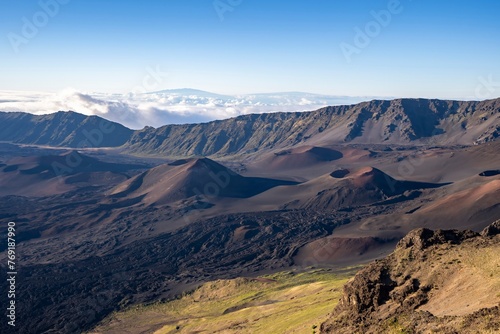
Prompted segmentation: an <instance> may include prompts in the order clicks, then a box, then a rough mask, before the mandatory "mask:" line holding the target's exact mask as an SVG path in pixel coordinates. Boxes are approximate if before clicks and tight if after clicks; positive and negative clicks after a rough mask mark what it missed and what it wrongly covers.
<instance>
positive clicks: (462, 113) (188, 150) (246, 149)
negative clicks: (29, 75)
mask: <svg viewBox="0 0 500 334" xmlns="http://www.w3.org/2000/svg"><path fill="white" fill-rule="evenodd" d="M61 113H62V112H59V113H56V114H50V115H43V116H35V115H31V116H29V115H30V114H23V113H0V140H2V141H10V142H15V143H20V144H38V145H49V146H69V147H76V145H78V143H79V142H81V141H82V140H85V139H86V136H84V135H82V133H83V134H84V131H87V133H88V132H91V131H93V130H95V129H96V128H97V129H98V128H99V125H98V124H97V123H98V122H99V123H103V122H104V123H105V124H106V126H114V127H115V131H114V132H113V135H112V136H107V137H106V140H104V141H103V142H102V143H99V145H94V146H93V147H106V146H110V147H122V148H124V149H125V150H126V151H128V152H129V153H133V154H147V155H159V154H161V155H166V156H173V157H174V156H176V157H180V156H197V155H202V156H228V155H241V154H252V153H255V152H257V151H263V150H268V151H271V150H274V149H283V148H290V147H294V146H297V145H312V146H331V145H338V144H349V143H352V144H384V145H443V146H446V145H450V146H451V145H474V144H478V143H485V142H490V141H494V140H497V138H498V137H500V117H499V116H500V98H499V99H493V100H485V101H452V100H437V99H395V100H372V101H369V102H361V103H358V104H352V105H342V106H333V107H325V108H321V109H318V110H315V111H304V112H276V113H263V114H248V115H241V116H238V117H235V118H229V119H224V120H215V121H211V122H207V123H194V124H172V125H164V126H161V127H159V128H153V127H145V128H143V129H141V130H135V131H134V130H130V129H128V128H126V127H123V126H121V125H119V124H118V123H114V122H109V121H106V120H104V119H103V118H101V117H98V116H84V115H81V114H77V113H68V114H66V115H62V114H61ZM53 115H59V118H57V117H56V116H53ZM61 115H62V116H61ZM14 116H17V117H14ZM51 119H52V120H56V119H57V120H59V119H61V124H56V125H51V124H50V120H51ZM27 126H31V127H33V128H32V129H31V128H30V131H25V132H26V133H23V131H22V129H23V127H27ZM54 130H56V131H54ZM50 131H52V132H55V134H52V135H49V134H48V132H50ZM37 136H38V137H37ZM87 137H88V136H87Z"/></svg>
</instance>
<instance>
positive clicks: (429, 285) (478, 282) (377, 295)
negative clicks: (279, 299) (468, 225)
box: [321, 221, 500, 334]
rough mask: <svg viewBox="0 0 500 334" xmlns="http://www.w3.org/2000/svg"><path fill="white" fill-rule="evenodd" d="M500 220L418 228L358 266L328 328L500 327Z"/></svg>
mask: <svg viewBox="0 0 500 334" xmlns="http://www.w3.org/2000/svg"><path fill="white" fill-rule="evenodd" d="M499 251H500V221H496V222H495V223H493V224H491V225H490V226H488V227H487V228H485V229H484V230H483V231H482V232H481V233H476V232H472V231H467V230H466V231H458V230H437V231H432V230H429V229H425V228H420V229H416V230H414V231H412V232H410V233H409V234H408V235H406V236H405V237H404V238H403V239H402V240H400V241H399V243H398V244H397V246H396V249H395V251H394V252H393V253H392V254H390V255H389V256H387V257H386V258H384V259H381V260H377V261H375V262H374V263H372V264H370V265H368V266H367V267H365V268H364V269H362V270H361V271H359V272H358V274H356V276H355V277H354V278H353V279H352V280H351V281H350V282H348V283H347V284H346V285H345V287H344V292H343V297H342V298H341V300H340V302H339V304H338V305H337V307H336V308H335V310H334V311H333V313H332V315H331V317H330V319H329V320H328V321H326V322H325V323H323V324H322V326H321V332H322V333H450V334H451V333H498V332H500V294H499V291H500V279H499V277H500V276H499V274H500V258H499V257H498V254H499Z"/></svg>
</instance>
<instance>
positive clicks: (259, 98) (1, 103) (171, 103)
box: [0, 89, 370, 129]
mask: <svg viewBox="0 0 500 334" xmlns="http://www.w3.org/2000/svg"><path fill="white" fill-rule="evenodd" d="M369 99H370V98H362V97H357V98H354V97H337V96H325V95H315V94H307V93H275V94H253V95H239V96H227V95H218V94H213V93H209V92H203V91H197V90H191V89H177V90H169V91H161V92H154V93H147V94H125V95H121V94H101V93H91V94H89V93H82V92H78V91H76V90H74V89H65V90H63V91H61V92H58V93H43V92H15V91H0V110H1V111H23V112H28V113H32V114H47V113H53V112H56V111H59V110H64V111H66V110H73V111H76V112H79V113H82V114H85V115H98V116H102V117H104V118H107V119H109V120H112V121H116V122H119V123H121V124H123V125H125V126H128V127H130V128H134V129H138V128H142V127H144V126H146V125H149V126H154V127H158V126H161V125H164V124H178V123H196V122H205V121H210V120H216V119H225V118H229V117H235V116H239V115H244V114H251V113H264V112H275V111H305V110H315V109H318V108H321V107H324V106H328V105H339V104H351V103H357V102H360V101H364V100H369Z"/></svg>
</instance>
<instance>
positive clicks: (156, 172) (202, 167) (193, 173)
mask: <svg viewBox="0 0 500 334" xmlns="http://www.w3.org/2000/svg"><path fill="white" fill-rule="evenodd" d="M287 184H288V185H289V184H295V183H294V182H289V181H280V180H273V179H264V178H251V177H243V176H241V175H239V174H237V173H235V172H233V171H231V170H230V169H228V168H226V167H224V166H222V165H221V164H219V163H217V162H215V161H213V160H210V159H207V158H200V159H186V160H179V161H176V162H173V163H170V164H166V165H161V166H158V167H155V168H153V169H151V170H148V171H146V172H144V173H142V174H140V175H137V176H136V177H134V178H132V179H130V180H129V181H127V182H125V183H123V184H121V185H119V186H117V187H116V188H115V189H114V190H113V191H112V192H111V195H114V196H115V197H128V198H132V197H139V196H144V200H143V201H144V203H146V204H166V203H171V202H175V201H178V200H183V199H187V198H189V197H192V196H204V197H233V198H247V197H251V196H254V195H256V194H258V193H261V192H263V191H266V190H268V189H270V188H272V187H275V186H278V185H287Z"/></svg>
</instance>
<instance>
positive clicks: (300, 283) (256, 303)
mask: <svg viewBox="0 0 500 334" xmlns="http://www.w3.org/2000/svg"><path fill="white" fill-rule="evenodd" d="M357 269H358V268H349V269H346V270H343V271H342V272H334V271H331V270H315V271H310V272H305V273H293V272H281V273H277V274H273V275H266V276H262V277H258V278H252V279H250V278H236V279H232V280H217V281H214V282H209V283H205V284H204V285H202V286H200V287H199V288H197V289H196V290H195V291H193V292H191V293H189V294H186V295H184V296H183V297H182V298H180V299H178V300H174V301H171V302H168V303H161V304H160V303H159V304H153V305H148V306H137V307H134V308H132V309H129V310H126V311H124V312H119V313H115V314H113V315H112V316H110V317H109V318H108V319H106V320H105V321H103V322H102V323H101V324H100V325H99V326H98V327H97V328H95V330H94V331H92V333H157V334H168V333H314V332H316V333H318V332H319V330H318V328H319V325H320V324H321V323H322V322H323V321H325V320H326V318H327V316H328V313H329V312H331V311H332V308H333V306H334V305H335V304H336V303H337V301H338V299H339V298H340V295H341V292H342V286H343V285H344V284H345V283H346V282H347V280H348V279H349V278H350V277H352V276H353V275H354V273H355V272H356V271H357Z"/></svg>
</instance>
